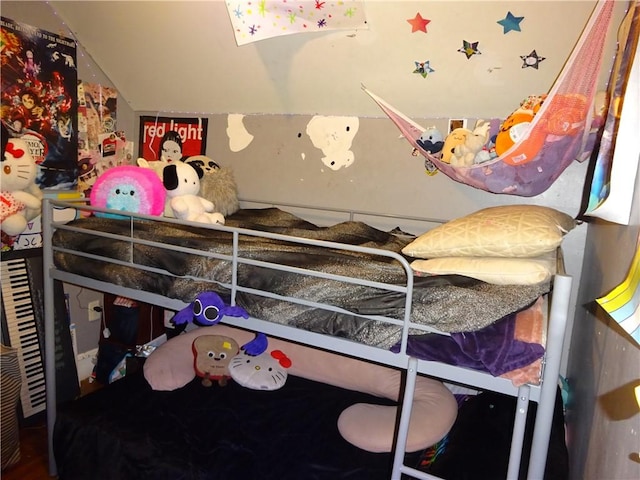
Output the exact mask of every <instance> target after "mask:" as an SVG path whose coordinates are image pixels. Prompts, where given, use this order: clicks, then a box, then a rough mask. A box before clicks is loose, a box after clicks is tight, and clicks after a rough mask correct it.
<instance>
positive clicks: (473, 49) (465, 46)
mask: <svg viewBox="0 0 640 480" xmlns="http://www.w3.org/2000/svg"><path fill="white" fill-rule="evenodd" d="M478 43H480V42H473V43H472V42H467V41H466V40H463V41H462V48H459V49H458V51H459V52H460V53H464V54H465V55H466V56H467V59H469V58H471V57H472V56H473V55H480V54H481V53H480V52H479V51H478Z"/></svg>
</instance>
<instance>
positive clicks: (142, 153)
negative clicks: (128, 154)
mask: <svg viewBox="0 0 640 480" xmlns="http://www.w3.org/2000/svg"><path fill="white" fill-rule="evenodd" d="M206 148H207V119H206V118H171V117H145V116H143V117H140V146H139V149H138V157H141V158H144V159H145V160H148V161H153V160H165V161H167V162H172V161H174V160H182V159H185V158H187V157H191V156H194V155H205V154H206Z"/></svg>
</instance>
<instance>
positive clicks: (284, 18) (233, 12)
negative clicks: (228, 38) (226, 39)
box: [226, 0, 368, 46]
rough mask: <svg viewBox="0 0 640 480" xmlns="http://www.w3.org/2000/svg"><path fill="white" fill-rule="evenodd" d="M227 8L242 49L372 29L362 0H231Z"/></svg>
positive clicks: (228, 0) (227, 3)
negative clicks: (281, 39) (279, 40)
mask: <svg viewBox="0 0 640 480" xmlns="http://www.w3.org/2000/svg"><path fill="white" fill-rule="evenodd" d="M226 5H227V11H228V12H229V18H230V19H231V25H232V26H233V33H234V35H235V39H236V44H237V45H238V46H241V45H245V44H247V43H251V42H257V41H258V40H264V39H267V38H272V37H277V36H283V35H290V34H293V33H308V32H321V31H326V30H362V29H366V28H368V27H367V22H366V19H365V12H364V1H361V0H335V1H330V0H324V1H323V0H311V1H309V0H307V1H295V0H258V1H252V2H248V1H242V0H227V2H226Z"/></svg>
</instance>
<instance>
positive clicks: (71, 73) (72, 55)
mask: <svg viewBox="0 0 640 480" xmlns="http://www.w3.org/2000/svg"><path fill="white" fill-rule="evenodd" d="M0 24H1V27H2V28H1V36H2V38H1V41H2V50H1V62H2V63H1V66H2V70H1V73H2V121H3V122H4V123H5V125H6V126H7V128H8V129H9V135H11V136H13V137H22V138H24V139H25V140H26V141H27V143H28V144H29V147H30V150H31V153H32V155H33V157H34V158H35V159H36V161H37V162H38V163H39V171H38V175H37V178H36V183H37V184H38V186H39V187H40V188H42V189H52V190H71V189H73V188H75V186H76V184H77V173H78V169H77V161H78V135H77V132H78V111H77V109H78V106H77V93H76V85H77V79H78V72H77V68H76V44H75V41H74V40H73V39H70V38H66V37H62V36H60V35H58V34H55V33H51V32H47V31H45V30H40V29H38V28H36V27H33V26H30V25H26V24H23V23H19V22H15V21H13V20H10V19H8V18H5V17H2V19H1V21H0Z"/></svg>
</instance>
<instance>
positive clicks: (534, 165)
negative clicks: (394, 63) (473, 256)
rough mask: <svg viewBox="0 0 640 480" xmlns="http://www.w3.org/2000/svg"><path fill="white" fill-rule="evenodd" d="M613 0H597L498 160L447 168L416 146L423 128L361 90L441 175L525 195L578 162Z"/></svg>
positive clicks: (586, 136)
mask: <svg viewBox="0 0 640 480" xmlns="http://www.w3.org/2000/svg"><path fill="white" fill-rule="evenodd" d="M614 1H615V0H598V3H597V4H596V7H595V9H594V11H593V13H592V15H591V17H590V19H589V22H588V24H587V26H586V27H585V29H584V30H583V32H582V34H581V36H580V39H579V40H578V43H577V44H576V46H575V47H574V49H573V52H572V53H571V56H570V57H569V59H568V60H567V63H566V64H565V65H564V67H563V69H562V71H561V72H560V75H559V76H558V78H557V79H556V81H555V82H554V84H553V86H552V87H551V90H550V91H549V93H548V95H547V98H546V99H545V100H544V102H543V104H542V106H541V107H540V110H539V111H538V112H537V113H536V115H535V116H534V117H533V120H532V121H531V123H530V125H529V126H528V128H527V132H525V133H524V134H523V136H522V138H521V139H520V140H519V141H518V142H516V143H515V144H514V145H513V146H511V148H509V149H508V150H507V151H505V152H504V153H502V154H501V155H500V156H498V157H496V158H494V159H492V160H489V161H487V162H484V163H479V164H475V165H472V166H468V167H462V166H453V165H450V164H449V163H445V162H443V161H442V160H441V158H440V155H439V154H436V155H434V154H431V153H430V152H427V151H426V150H424V149H423V148H422V147H421V146H420V145H419V143H418V139H419V138H420V135H421V134H422V133H423V131H424V128H422V127H421V126H420V125H418V124H417V123H415V122H414V121H412V120H411V119H410V118H408V117H407V116H405V115H404V114H402V113H400V112H399V111H398V110H397V109H395V108H394V107H392V106H391V105H389V104H388V103H387V102H385V101H384V100H382V99H381V98H380V97H378V96H377V95H374V94H373V93H372V92H370V91H369V90H367V89H366V88H365V87H364V86H363V87H362V88H363V90H364V91H365V92H366V93H367V94H368V95H369V96H371V98H373V100H374V101H375V102H376V103H377V104H378V106H380V108H381V109H382V110H383V111H384V113H386V114H387V116H388V117H389V118H390V119H391V120H392V121H393V122H394V123H395V125H396V126H397V127H398V128H399V129H400V131H401V132H402V134H403V135H404V137H405V138H406V139H407V140H408V141H409V143H411V145H413V147H414V148H415V149H417V150H418V151H419V152H420V153H421V154H422V155H424V157H425V158H427V159H428V160H430V161H431V162H432V163H433V164H434V165H435V166H436V167H437V168H438V170H440V171H441V172H443V173H444V174H446V175H447V176H449V177H451V178H452V179H453V180H456V181H458V182H461V183H464V184H467V185H471V186H473V187H476V188H479V189H481V190H485V191H487V192H491V193H502V194H510V195H519V196H523V197H531V196H534V195H538V194H540V193H542V192H544V191H545V190H546V189H548V188H549V187H550V186H551V184H552V183H553V182H555V181H556V179H557V178H558V177H559V176H560V174H561V173H562V172H563V171H564V170H565V169H566V168H567V167H568V166H569V165H570V164H571V163H572V162H573V161H574V160H580V161H582V160H584V159H586V158H587V157H588V156H587V155H586V154H585V153H586V152H585V147H586V146H587V143H592V142H588V140H589V132H590V130H591V123H592V120H593V108H592V105H593V101H594V97H595V93H596V88H597V80H598V72H599V70H600V66H601V63H602V56H603V50H604V44H605V40H606V37H607V31H608V30H609V24H610V22H611V16H612V11H613V4H614Z"/></svg>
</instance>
